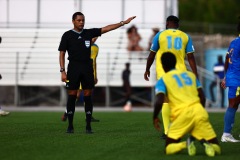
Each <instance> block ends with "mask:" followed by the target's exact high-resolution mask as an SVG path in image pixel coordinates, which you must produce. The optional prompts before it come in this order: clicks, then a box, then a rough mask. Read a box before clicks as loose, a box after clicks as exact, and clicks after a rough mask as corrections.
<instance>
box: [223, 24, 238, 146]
mask: <svg viewBox="0 0 240 160" xmlns="http://www.w3.org/2000/svg"><path fill="white" fill-rule="evenodd" d="M237 31H238V33H240V22H239V23H238V26H237ZM224 70H225V74H226V77H225V78H224V80H223V81H222V84H221V85H222V87H223V88H226V87H228V107H227V110H226V113H225V116H224V131H223V135H222V138H221V141H222V142H240V140H236V139H235V138H234V137H233V136H232V134H231V131H232V128H233V125H234V120H235V114H236V111H237V109H238V105H239V103H240V37H237V38H236V39H234V40H233V41H232V42H231V43H230V45H229V48H228V52H227V54H226V60H225V65H224Z"/></svg>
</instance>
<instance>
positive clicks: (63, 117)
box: [61, 112, 67, 122]
mask: <svg viewBox="0 0 240 160" xmlns="http://www.w3.org/2000/svg"><path fill="white" fill-rule="evenodd" d="M61 119H62V121H64V122H65V121H66V120H67V113H66V112H64V114H63V115H62V117H61Z"/></svg>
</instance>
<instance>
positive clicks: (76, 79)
mask: <svg viewBox="0 0 240 160" xmlns="http://www.w3.org/2000/svg"><path fill="white" fill-rule="evenodd" d="M99 36H101V28H92V29H83V30H82V31H81V32H77V31H75V30H69V31H67V32H65V33H64V34H63V36H62V39H61V42H60V45H59V48H58V50H59V51H64V52H66V51H67V52H68V60H69V64H68V68H67V82H66V88H67V89H68V90H78V89H79V86H80V83H81V85H82V89H83V90H85V89H90V90H91V89H93V87H94V74H93V62H92V59H91V43H92V38H94V37H99ZM68 98H72V99H74V98H75V99H76V97H74V96H69V97H68ZM90 98H91V97H90V96H85V97H84V102H85V103H84V105H85V113H86V120H87V126H86V131H91V125H90V123H91V117H92V110H93V105H92V101H91V100H90ZM75 99H74V100H71V101H68V103H71V104H67V113H68V121H69V126H68V127H70V128H68V130H73V124H72V121H73V116H74V112H75V104H73V102H74V103H75ZM67 132H68V131H67Z"/></svg>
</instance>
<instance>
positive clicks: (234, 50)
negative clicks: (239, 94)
mask: <svg viewBox="0 0 240 160" xmlns="http://www.w3.org/2000/svg"><path fill="white" fill-rule="evenodd" d="M227 54H228V57H229V61H228V69H227V73H226V86H227V87H229V86H240V38H239V37H238V38H236V39H234V40H233V41H232V42H231V43H230V46H229V48H228V52H227Z"/></svg>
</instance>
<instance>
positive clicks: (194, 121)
mask: <svg viewBox="0 0 240 160" xmlns="http://www.w3.org/2000/svg"><path fill="white" fill-rule="evenodd" d="M187 133H190V134H191V135H192V136H193V137H195V138H196V139H197V140H201V139H205V140H210V139H212V138H215V137H216V133H215V131H214V130H213V128H212V125H211V124H210V122H209V118H208V113H207V111H206V110H205V109H204V108H203V107H202V105H201V104H195V105H193V106H190V107H186V108H185V109H183V110H182V112H181V113H180V114H179V115H178V116H177V117H176V119H174V120H173V121H172V123H171V125H170V127H169V130H168V133H167V135H168V137H169V138H172V139H175V140H177V139H179V138H182V137H183V136H184V135H185V134H187Z"/></svg>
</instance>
